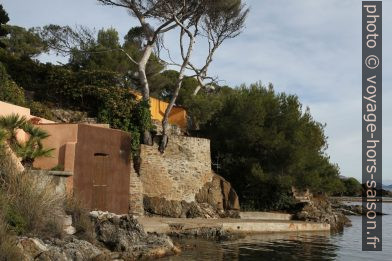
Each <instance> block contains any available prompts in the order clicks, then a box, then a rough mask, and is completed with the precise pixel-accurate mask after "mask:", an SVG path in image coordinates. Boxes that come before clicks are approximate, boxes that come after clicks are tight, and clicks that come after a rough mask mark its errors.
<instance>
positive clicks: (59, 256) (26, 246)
mask: <svg viewBox="0 0 392 261" xmlns="http://www.w3.org/2000/svg"><path fill="white" fill-rule="evenodd" d="M19 246H20V247H21V249H22V251H23V254H24V256H25V258H26V259H25V260H42V261H52V260H56V261H57V260H59V261H62V260H64V261H68V260H75V261H78V260H80V261H82V260H91V259H93V258H96V257H97V256H99V255H101V254H102V251H101V250H99V249H98V248H97V247H96V246H94V245H92V244H91V243H89V242H87V241H83V240H78V239H76V238H68V239H66V240H61V239H53V240H47V241H46V242H45V243H44V242H43V241H41V240H39V239H36V238H21V239H20V240H19Z"/></svg>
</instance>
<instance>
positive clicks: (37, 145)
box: [0, 114, 53, 167]
mask: <svg viewBox="0 0 392 261" xmlns="http://www.w3.org/2000/svg"><path fill="white" fill-rule="evenodd" d="M0 129H2V130H3V131H2V132H1V133H0V138H1V137H3V139H6V140H8V142H9V145H10V146H11V148H12V150H13V151H14V152H15V153H16V155H18V156H19V157H21V158H22V160H21V163H22V164H23V165H24V166H25V167H31V166H32V165H33V162H34V160H35V159H36V158H39V157H49V156H50V155H51V152H52V151H53V149H44V147H43V145H42V140H43V139H46V138H47V137H49V134H48V133H47V132H46V131H44V130H42V129H40V128H38V127H35V126H34V125H33V124H31V123H30V122H28V121H27V120H26V118H25V117H20V116H19V115H16V114H12V115H8V116H1V117H0ZM17 129H23V130H24V131H25V132H26V133H28V134H29V139H28V140H27V141H26V142H25V143H19V142H18V141H17V140H16V130H17ZM0 141H1V139H0Z"/></svg>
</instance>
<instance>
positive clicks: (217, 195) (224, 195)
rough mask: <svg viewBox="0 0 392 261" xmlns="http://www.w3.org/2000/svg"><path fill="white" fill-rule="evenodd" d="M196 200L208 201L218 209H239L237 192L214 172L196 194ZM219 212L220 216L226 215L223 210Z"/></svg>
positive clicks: (200, 201)
mask: <svg viewBox="0 0 392 261" xmlns="http://www.w3.org/2000/svg"><path fill="white" fill-rule="evenodd" d="M196 201H197V202H199V203H208V204H210V205H211V206H213V207H215V208H216V209H218V210H223V211H239V210H240V204H239V199H238V196H237V193H236V192H235V191H234V189H233V188H232V187H231V184H230V183H229V182H228V181H226V180H225V179H224V178H222V177H221V176H219V175H216V174H214V176H213V178H212V181H211V182H208V183H206V184H205V185H204V187H203V188H201V189H200V191H199V193H198V194H196ZM220 214H221V217H225V216H227V215H225V214H224V212H220ZM222 215H223V216H222ZM230 215H232V214H230Z"/></svg>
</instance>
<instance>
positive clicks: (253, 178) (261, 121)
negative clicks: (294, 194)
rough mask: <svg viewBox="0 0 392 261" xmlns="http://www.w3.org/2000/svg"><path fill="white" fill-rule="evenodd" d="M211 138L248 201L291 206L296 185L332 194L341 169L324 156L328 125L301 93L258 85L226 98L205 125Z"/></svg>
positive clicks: (226, 173)
mask: <svg viewBox="0 0 392 261" xmlns="http://www.w3.org/2000/svg"><path fill="white" fill-rule="evenodd" d="M202 133H204V135H205V136H206V137H208V138H210V139H211V149H212V158H213V159H216V158H217V157H219V164H220V170H221V171H219V174H221V175H223V176H224V177H225V178H226V179H228V180H229V181H230V182H231V183H232V184H233V185H234V188H235V189H236V191H237V192H238V194H239V196H240V199H241V200H242V202H243V203H244V204H245V205H251V206H253V207H255V208H257V209H271V208H272V209H274V208H283V207H288V206H289V205H290V204H289V202H287V193H288V192H289V191H290V188H291V186H296V187H299V188H303V187H307V188H310V189H311V190H313V191H314V192H319V191H323V192H327V193H332V192H334V190H335V189H336V188H337V185H338V183H339V179H338V175H339V169H338V168H337V166H336V165H333V164H331V163H330V161H329V158H328V157H327V156H326V155H325V154H324V150H325V148H326V137H325V135H324V126H323V125H322V124H320V123H318V122H316V121H315V120H314V119H313V118H312V116H311V115H310V111H309V109H306V110H305V111H303V110H302V105H301V103H300V102H299V101H298V97H296V96H293V95H286V94H276V93H275V92H274V90H273V87H272V86H269V88H266V87H264V86H262V85H261V84H259V83H257V84H253V85H251V86H250V87H249V88H246V87H241V88H239V89H236V90H234V91H233V92H231V93H228V94H227V95H226V96H225V98H223V101H222V106H221V108H220V109H219V110H218V111H217V112H216V113H214V114H213V115H212V116H210V120H209V121H208V122H207V123H206V124H204V125H202Z"/></svg>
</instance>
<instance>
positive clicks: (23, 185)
mask: <svg viewBox="0 0 392 261" xmlns="http://www.w3.org/2000/svg"><path fill="white" fill-rule="evenodd" d="M0 194H1V195H2V200H0V210H1V212H2V213H4V214H3V216H4V219H5V221H6V223H7V224H8V225H9V227H10V229H11V230H13V231H14V232H15V233H16V234H18V235H28V236H29V235H32V236H38V237H41V238H46V237H61V236H62V233H63V231H62V221H63V219H62V214H63V205H64V200H63V198H62V197H61V196H60V195H58V194H56V193H55V190H54V187H53V185H52V184H51V183H50V180H49V177H47V178H42V177H38V176H34V175H32V174H31V173H29V172H28V171H27V172H18V171H17V170H16V168H15V166H14V165H13V163H12V161H11V160H10V156H9V155H7V154H6V153H4V152H3V153H1V152H0Z"/></svg>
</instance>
